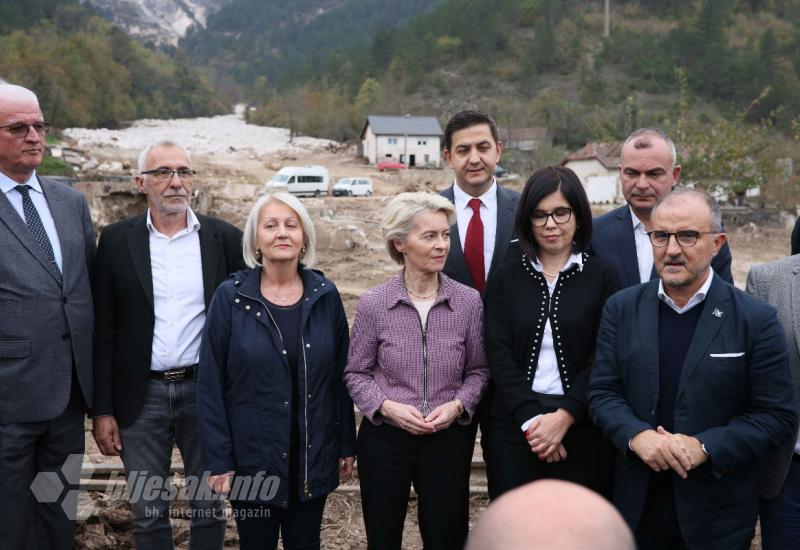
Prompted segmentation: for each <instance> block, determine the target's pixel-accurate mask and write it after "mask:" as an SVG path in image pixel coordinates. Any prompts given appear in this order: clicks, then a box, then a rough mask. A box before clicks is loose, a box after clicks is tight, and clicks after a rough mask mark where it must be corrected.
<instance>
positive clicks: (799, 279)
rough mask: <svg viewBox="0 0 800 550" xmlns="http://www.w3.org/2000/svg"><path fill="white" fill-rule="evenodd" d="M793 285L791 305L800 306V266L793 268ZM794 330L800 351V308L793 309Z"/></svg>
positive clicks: (791, 281) (791, 278) (796, 343)
mask: <svg viewBox="0 0 800 550" xmlns="http://www.w3.org/2000/svg"><path fill="white" fill-rule="evenodd" d="M789 279H790V283H789V284H790V285H791V302H789V303H791V304H800V265H797V266H795V267H794V268H792V275H791V277H790V278H789ZM792 325H793V326H792V328H793V329H794V341H795V345H796V346H797V347H798V351H800V308H797V307H794V308H792Z"/></svg>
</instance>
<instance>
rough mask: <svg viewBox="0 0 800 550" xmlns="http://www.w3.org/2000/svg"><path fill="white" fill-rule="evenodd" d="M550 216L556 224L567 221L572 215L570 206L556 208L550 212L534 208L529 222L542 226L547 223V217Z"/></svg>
mask: <svg viewBox="0 0 800 550" xmlns="http://www.w3.org/2000/svg"><path fill="white" fill-rule="evenodd" d="M550 217H552V218H553V221H554V222H556V223H557V224H562V223H567V222H568V221H569V220H570V218H571V217H572V208H556V209H555V210H553V211H552V212H550V213H547V212H542V211H541V210H536V211H535V212H534V213H533V216H531V223H533V226H534V227H544V226H545V225H547V218H550Z"/></svg>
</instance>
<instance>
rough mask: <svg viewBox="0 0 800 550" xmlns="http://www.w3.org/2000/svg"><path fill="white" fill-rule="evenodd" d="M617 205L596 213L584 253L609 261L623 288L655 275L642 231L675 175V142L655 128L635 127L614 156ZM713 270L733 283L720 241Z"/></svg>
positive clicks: (677, 174)
mask: <svg viewBox="0 0 800 550" xmlns="http://www.w3.org/2000/svg"><path fill="white" fill-rule="evenodd" d="M619 175H620V184H621V185H622V194H623V195H624V197H625V202H626V204H624V205H623V206H621V207H619V208H617V209H615V210H612V211H611V212H607V213H606V214H603V215H602V216H600V217H598V218H596V219H595V220H594V221H593V224H592V226H593V227H592V243H591V246H590V248H589V253H590V254H591V255H592V256H598V257H600V258H603V259H604V260H605V261H607V262H608V263H610V264H611V265H613V266H614V267H615V268H616V270H617V274H618V275H619V280H620V284H621V285H622V287H623V288H626V287H629V286H633V285H638V284H640V283H646V282H647V281H649V280H651V279H655V278H656V270H655V266H654V265H653V253H652V251H651V247H650V241H649V239H648V237H647V232H648V231H650V230H651V229H652V223H651V221H650V217H651V211H652V209H653V205H654V204H655V203H656V201H657V200H658V199H659V198H661V197H663V196H664V195H666V194H667V193H669V192H670V191H672V190H673V189H674V188H675V186H676V185H677V184H678V180H679V179H680V177H681V166H680V165H679V164H676V151H675V144H674V143H673V142H672V140H671V139H670V137H669V136H668V135H667V134H666V133H665V132H664V131H663V130H661V129H660V128H640V129H639V130H636V131H635V132H633V133H632V134H631V135H630V136H628V138H627V139H626V140H625V143H624V144H623V146H622V152H621V155H620V162H619ZM711 265H712V267H713V268H714V272H715V273H716V274H717V275H718V276H719V277H721V278H722V279H723V280H724V281H727V282H729V283H731V284H733V274H732V273H731V252H730V248H729V247H728V243H727V242H723V244H722V247H721V248H720V250H719V253H718V254H717V255H716V256H714V258H713V260H712V261H711Z"/></svg>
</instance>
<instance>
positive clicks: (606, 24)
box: [603, 0, 611, 38]
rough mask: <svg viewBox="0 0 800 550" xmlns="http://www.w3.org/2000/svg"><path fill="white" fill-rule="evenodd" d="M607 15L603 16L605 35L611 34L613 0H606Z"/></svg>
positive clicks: (605, 36) (606, 36)
mask: <svg viewBox="0 0 800 550" xmlns="http://www.w3.org/2000/svg"><path fill="white" fill-rule="evenodd" d="M605 12H606V13H605V17H604V18H603V37H604V38H608V37H609V36H611V0H606V10H605Z"/></svg>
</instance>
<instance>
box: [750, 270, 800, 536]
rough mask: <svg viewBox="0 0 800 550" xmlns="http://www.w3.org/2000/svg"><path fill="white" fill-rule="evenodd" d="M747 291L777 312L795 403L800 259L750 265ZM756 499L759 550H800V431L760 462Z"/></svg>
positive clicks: (799, 363)
mask: <svg viewBox="0 0 800 550" xmlns="http://www.w3.org/2000/svg"><path fill="white" fill-rule="evenodd" d="M747 293H748V294H751V295H753V296H756V297H758V298H761V299H762V300H765V301H766V302H767V303H768V304H770V305H771V306H773V307H774V308H775V309H777V310H778V320H780V322H781V325H783V334H784V336H785V337H786V343H787V344H788V347H789V365H790V366H791V367H792V374H794V384H793V388H794V396H795V400H796V401H797V403H798V405H800V256H797V255H792V256H789V257H788V258H782V259H780V260H776V261H774V262H769V263H766V264H761V265H754V266H753V267H752V268H751V269H750V273H749V274H748V275H747ZM787 382H788V381H787ZM761 499H762V500H761V510H760V512H759V516H760V520H761V546H762V548H763V550H781V549H782V548H800V433H798V434H797V437H796V438H793V439H792V440H790V441H789V442H788V443H787V444H786V445H784V446H783V447H782V448H780V449H776V450H775V451H774V452H772V453H771V454H770V456H769V458H768V459H767V460H766V461H765V463H764V479H763V482H762V486H761Z"/></svg>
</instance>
